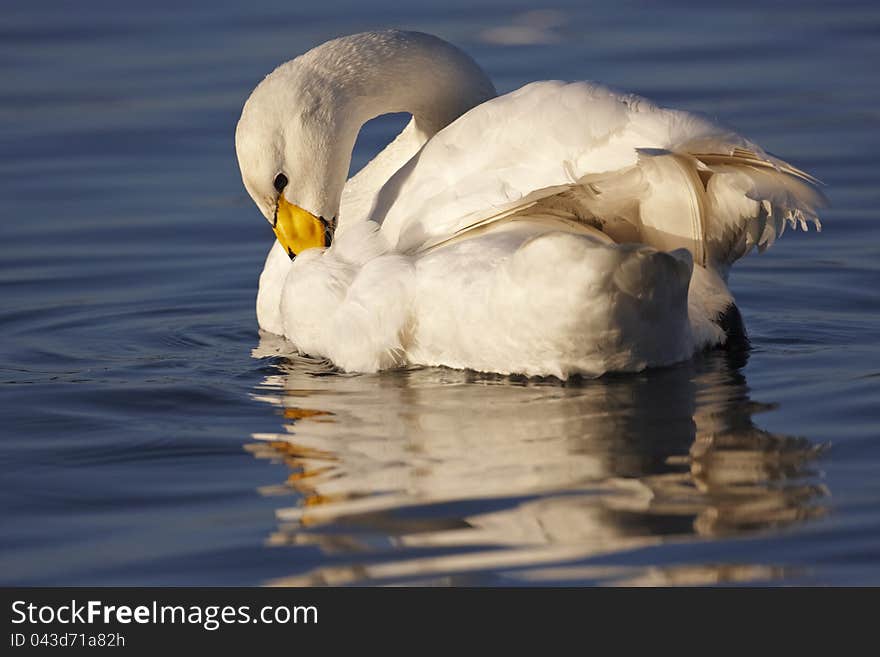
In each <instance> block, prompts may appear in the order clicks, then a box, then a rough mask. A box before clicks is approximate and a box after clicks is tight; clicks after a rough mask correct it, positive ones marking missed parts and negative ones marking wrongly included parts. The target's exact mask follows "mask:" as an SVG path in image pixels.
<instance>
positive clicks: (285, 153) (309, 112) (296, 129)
mask: <svg viewBox="0 0 880 657" xmlns="http://www.w3.org/2000/svg"><path fill="white" fill-rule="evenodd" d="M298 69H299V67H298V66H297V60H293V61H292V62H288V63H287V64H284V65H282V66H280V67H279V68H278V69H276V70H275V71H274V72H273V73H272V74H270V75H269V76H268V77H266V78H265V79H264V80H263V81H262V82H261V83H260V84H259V85H258V86H257V88H256V89H255V90H254V92H253V93H252V94H251V96H250V97H249V98H248V100H247V102H246V103H245V105H244V109H243V110H242V114H241V118H240V119H239V121H238V126H237V128H236V132H235V150H236V154H237V156H238V164H239V168H240V170H241V176H242V180H243V182H244V186H245V188H246V189H247V191H248V194H250V196H251V198H252V199H253V201H254V203H255V204H256V205H257V207H258V208H259V209H260V212H261V213H262V214H263V216H264V217H265V218H266V220H267V221H268V222H269V224H270V225H271V226H272V228H273V230H274V231H275V235H276V237H277V238H278V241H279V242H280V243H281V245H282V247H284V250H285V251H287V253H288V255H290V257H291V258H293V257H295V256H296V255H298V254H299V253H301V252H302V251H304V250H305V249H310V248H321V247H328V246H330V243H331V241H332V238H333V231H334V229H335V224H336V215H337V212H338V208H339V199H340V197H341V194H342V187H343V186H344V184H345V178H346V174H347V172H348V159H347V156H346V153H345V152H344V151H343V152H340V148H339V145H340V143H341V140H340V139H339V137H340V132H341V130H340V128H339V119H340V117H339V116H338V113H336V112H334V111H332V109H333V108H332V107H330V106H328V103H327V95H326V94H325V93H320V92H319V91H318V90H317V89H316V88H315V85H313V84H308V85H307V84H303V82H302V77H303V76H302V75H301V71H300V70H298ZM348 157H350V154H348Z"/></svg>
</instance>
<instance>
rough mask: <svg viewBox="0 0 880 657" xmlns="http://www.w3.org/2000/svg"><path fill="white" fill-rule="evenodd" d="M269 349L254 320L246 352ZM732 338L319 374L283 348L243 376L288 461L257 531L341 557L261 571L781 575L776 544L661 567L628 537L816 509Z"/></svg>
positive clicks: (547, 576) (572, 576) (717, 533)
mask: <svg viewBox="0 0 880 657" xmlns="http://www.w3.org/2000/svg"><path fill="white" fill-rule="evenodd" d="M283 349H284V345H283V343H281V342H277V341H275V340H274V339H271V338H264V339H263V341H262V342H261V344H260V346H259V347H258V348H257V349H256V350H255V356H257V357H262V356H267V355H277V354H283ZM736 358H737V357H735V356H730V355H728V354H724V353H712V354H706V355H704V356H702V357H700V358H698V359H695V360H694V361H692V362H690V363H687V364H684V365H681V366H679V367H675V368H670V369H666V370H657V371H652V372H648V373H645V374H642V375H636V376H620V377H606V378H603V379H600V380H596V381H584V382H581V383H578V384H574V385H572V384H568V385H561V384H559V383H558V382H546V381H533V380H516V379H511V378H509V377H495V376H483V375H479V374H475V373H473V372H460V371H450V370H437V369H421V370H411V371H406V372H389V373H385V374H379V375H368V376H367V375H359V376H354V375H345V374H335V373H332V372H331V371H330V370H329V368H328V367H327V366H326V365H325V364H323V363H319V362H315V361H310V360H307V359H304V358H302V357H298V356H295V355H289V354H288V355H286V356H284V357H283V358H281V359H279V362H278V363H277V374H273V375H270V376H268V377H267V378H266V380H265V382H264V384H263V385H262V386H261V389H260V390H259V392H258V393H257V396H258V398H259V399H260V400H262V401H264V402H266V403H267V404H271V405H272V406H274V407H276V408H277V409H278V412H279V416H280V420H281V422H282V423H283V431H281V432H279V433H277V434H255V435H254V436H253V438H254V439H255V440H254V441H253V442H252V443H251V444H249V445H248V446H247V447H248V449H250V450H251V451H252V452H253V453H254V454H255V455H256V456H258V457H263V458H271V459H283V460H284V462H285V463H286V464H287V465H288V466H289V468H290V475H289V477H288V479H287V481H286V482H285V483H283V484H279V485H278V486H276V487H273V488H271V489H267V490H266V491H264V492H265V493H266V494H273V493H276V494H277V493H295V495H296V497H294V498H286V500H285V501H290V503H289V504H287V505H286V506H285V507H284V508H280V509H279V510H278V512H277V514H278V518H279V526H278V528H277V531H276V532H275V533H274V535H273V536H271V537H270V543H271V544H274V545H279V546H282V545H308V546H317V547H318V548H319V549H321V550H322V551H323V553H324V554H325V556H326V555H330V556H329V557H328V558H329V561H330V562H331V563H338V564H339V565H336V566H323V567H321V568H317V569H314V570H311V571H308V570H307V571H306V572H304V573H303V572H301V571H302V570H303V568H302V567H300V568H299V569H297V567H296V565H295V564H292V568H291V570H292V571H293V573H292V574H291V576H290V577H287V578H282V579H279V580H277V581H275V582H273V583H275V584H295V585H299V584H323V583H327V584H344V583H456V584H476V583H492V584H499V583H530V582H533V583H547V582H564V583H590V582H596V583H626V584H670V583H687V584H695V583H713V582H721V581H743V580H765V579H772V578H779V577H784V576H785V574H786V572H785V570H784V569H783V568H782V567H778V566H776V565H774V564H766V565H735V564H702V563H700V564H692V563H688V564H687V565H677V566H668V567H659V566H657V565H655V564H653V563H651V558H650V555H648V557H645V556H642V557H639V556H638V553H636V552H633V551H635V550H637V549H639V548H650V547H651V546H655V545H659V544H670V543H672V542H683V541H686V540H688V539H690V540H694V539H695V538H698V537H711V538H724V537H730V536H739V535H741V534H745V533H749V532H756V531H761V530H768V529H772V528H779V527H783V526H787V525H790V524H792V523H797V522H801V521H804V520H806V519H809V518H812V517H815V516H817V515H820V514H822V513H823V510H824V507H823V504H824V498H825V497H826V495H827V491H826V490H825V489H824V487H823V486H822V485H821V484H819V483H817V480H818V473H817V472H816V471H815V467H816V464H815V460H814V459H815V456H816V455H817V453H818V452H819V451H820V449H821V447H820V446H817V445H814V444H812V443H811V442H809V441H808V440H805V439H802V438H795V437H790V436H783V435H779V434H772V433H768V432H766V431H763V430H761V429H759V428H757V427H756V426H755V424H754V423H753V416H754V415H755V414H756V413H758V412H760V411H762V410H766V409H767V408H769V407H768V406H767V405H762V404H760V403H756V402H754V401H752V400H751V399H750V397H749V391H748V387H747V385H746V382H745V379H744V377H743V375H742V373H741V372H740V368H741V366H742V364H743V362H736ZM740 358H741V357H740ZM280 499H285V498H280ZM677 554H678V559H676V561H682V555H685V557H684V560H687V558H686V555H687V553H686V552H682V551H681V548H679V552H678V553H677ZM633 555H635V556H633ZM598 557H601V559H597V558H598ZM645 559H647V561H645ZM326 560H327V559H325V562H326ZM599 561H601V563H599Z"/></svg>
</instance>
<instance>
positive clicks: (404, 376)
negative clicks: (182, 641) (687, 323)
mask: <svg viewBox="0 0 880 657" xmlns="http://www.w3.org/2000/svg"><path fill="white" fill-rule="evenodd" d="M766 5H767V3H759V2H738V3H736V4H730V5H728V6H726V7H718V8H714V9H709V8H707V7H706V6H704V5H703V4H691V3H675V2H673V3H663V5H662V7H661V6H659V5H656V4H654V3H639V2H613V3H611V2H599V3H580V2H559V3H557V4H556V5H555V7H554V9H553V11H543V12H541V13H529V10H530V7H529V5H528V4H527V3H523V2H517V1H515V0H513V1H511V0H491V1H483V2H480V3H473V2H467V3H466V2H457V1H453V2H444V3H436V4H433V5H428V6H425V5H423V4H419V5H418V6H417V5H412V4H411V5H406V6H402V7H401V6H397V5H396V4H394V3H392V2H390V0H383V1H382V2H380V3H374V4H373V5H371V6H370V7H366V6H365V5H363V3H354V2H336V3H332V2H331V3H321V4H320V6H308V7H307V6H305V5H303V6H295V5H292V4H291V3H289V2H279V3H270V2H264V1H262V0H258V1H252V2H249V3H245V4H242V3H224V2H219V3H218V2H212V3H195V2H179V1H178V2H173V3H172V2H157V3H151V4H150V7H149V8H147V7H146V6H143V7H140V8H138V7H134V6H125V7H121V6H120V5H119V4H118V3H112V2H109V1H108V2H86V3H79V4H78V5H77V8H76V10H75V11H73V10H71V8H70V7H69V4H62V3H31V2H23V1H20V0H11V1H9V2H7V3H5V5H4V22H3V26H2V27H0V68H2V71H3V80H4V85H3V88H2V90H0V118H2V120H0V290H2V295H3V296H2V299H3V303H2V306H0V336H2V341H0V384H2V385H0V394H2V397H0V414H2V417H0V427H2V429H0V432H2V433H0V436H2V438H0V464H2V475H0V491H2V499H3V506H4V511H3V514H4V522H3V524H2V525H0V539H2V540H0V579H2V582H3V583H5V584H230V585H231V584H364V583H368V584H372V583H382V584H399V583H419V584H443V585H449V584H459V585H461V584H496V585H497V584H502V585H503V584H568V585H570V584H576V585H580V584H711V583H762V584H767V583H770V584H880V483H878V482H880V478H878V476H877V473H878V471H880V442H878V426H880V403H878V402H880V346H878V344H880V292H878V289H880V264H878V263H880V228H878V226H880V224H878V221H877V216H876V215H877V210H876V208H877V207H878V205H880V191H878V186H877V180H878V179H880V161H878V158H877V153H878V152H880V113H878V111H877V109H876V108H877V107H880V85H878V79H877V73H876V62H877V61H880V38H878V37H880V9H878V8H877V7H876V6H875V5H874V4H872V3H868V2H853V3H834V4H826V3H818V2H816V3H812V2H807V3H792V4H790V5H786V4H782V3H773V4H771V5H770V6H766ZM386 26H398V27H405V28H413V29H421V30H425V31H430V32H434V33H436V34H438V35H440V36H442V37H445V38H447V39H449V40H452V41H454V42H455V43H457V44H459V45H460V46H462V47H464V48H465V49H466V50H468V52H470V53H471V54H472V55H473V56H474V57H475V58H476V59H477V60H478V62H479V63H480V64H481V65H483V66H484V67H485V68H486V70H487V71H488V72H489V74H490V75H491V77H492V78H493V80H494V81H495V83H496V86H497V87H498V88H499V89H500V90H502V91H507V90H511V89H514V88H516V87H518V86H520V85H522V84H523V83H525V82H528V81H531V80H535V79H544V78H563V79H578V78H590V79H597V80H602V81H604V82H606V83H608V84H611V85H614V86H617V87H620V88H625V89H628V90H632V91H635V92H638V93H642V94H644V95H647V96H649V97H651V98H653V99H655V100H657V101H659V102H661V103H665V104H670V105H675V106H678V107H682V108H685V109H692V110H698V111H702V112H704V113H706V114H708V115H710V116H712V117H714V118H716V119H718V120H721V121H723V122H725V123H728V124H730V125H732V126H734V127H736V128H737V129H738V130H739V131H741V132H743V133H744V134H746V135H748V136H750V137H752V138H753V139H755V140H756V141H758V142H759V143H761V144H762V145H764V146H765V147H767V148H768V149H769V150H770V151H773V152H776V153H779V154H780V155H783V156H784V157H786V158H787V159H789V160H791V161H792V162H793V163H794V164H796V165H797V166H799V167H802V168H804V169H807V170H809V171H811V172H812V173H814V174H816V175H817V176H818V177H820V178H821V179H823V180H824V181H825V182H826V183H827V185H828V187H827V191H828V194H829V196H830V197H831V199H832V202H833V204H834V205H833V207H832V208H831V209H829V210H828V211H827V212H826V213H825V215H824V217H823V220H824V226H825V230H824V232H823V233H821V234H820V235H816V234H815V233H810V234H807V235H805V234H803V233H794V232H787V233H786V235H785V236H784V238H783V239H782V240H781V241H780V242H778V243H777V244H776V245H775V246H774V247H773V249H771V250H770V251H769V252H768V253H766V254H764V255H763V256H751V257H749V258H747V259H746V260H744V261H742V262H740V263H739V264H738V266H737V267H736V269H735V270H734V273H733V277H732V283H733V288H734V292H735V294H736V296H737V299H738V301H739V304H740V307H741V309H742V311H743V314H744V315H745V318H746V321H747V324H748V326H749V329H750V333H751V336H752V341H753V345H754V347H753V349H752V351H751V352H750V353H748V354H725V353H722V352H714V353H709V354H705V355H702V356H700V357H697V358H695V359H694V360H693V361H691V362H688V363H684V364H681V365H679V366H676V367H673V368H667V369H663V370H656V371H649V372H645V373H643V374H640V375H635V376H609V377H604V378H602V379H599V380H596V381H579V382H571V383H569V384H567V385H560V384H559V383H558V382H553V381H530V380H524V379H519V378H515V377H514V378H509V377H507V378H505V377H492V376H485V375H476V374H473V373H467V372H457V371H451V370H442V369H439V370H438V369H416V370H410V371H405V372H389V373H384V374H380V375H369V376H358V375H340V374H338V373H334V372H333V371H332V369H331V368H330V367H329V366H328V365H327V364H326V363H321V362H316V361H311V360H308V359H304V358H302V357H298V356H296V355H292V354H290V352H289V348H288V347H287V346H286V345H285V344H284V343H283V342H281V341H279V340H278V339H275V338H272V337H271V336H266V335H264V336H261V335H259V333H258V331H257V327H256V321H255V318H254V310H253V305H254V296H255V293H256V283H257V276H258V274H259V271H260V268H261V266H262V260H263V258H264V256H265V253H266V251H267V250H268V248H269V246H270V240H271V232H270V231H269V229H268V227H267V226H266V224H265V221H264V220H262V218H261V217H260V216H259V214H258V212H257V210H256V209H255V208H254V207H253V205H252V203H251V202H250V200H249V199H248V198H247V196H246V194H245V192H244V190H243V188H242V185H241V182H240V179H239V177H238V171H237V166H236V163H235V156H234V149H233V143H232V138H233V131H234V126H235V121H236V120H237V117H238V113H239V111H240V108H241V105H242V103H243V102H244V100H245V98H246V97H247V95H248V94H249V92H250V90H251V89H252V88H253V86H254V85H255V84H256V83H257V82H258V81H259V80H260V79H261V77H262V76H263V75H265V74H266V73H267V72H268V71H270V70H271V69H272V68H273V67H274V66H275V65H277V64H278V63H280V62H282V61H285V60H287V59H289V58H291V57H293V56H295V55H296V54H298V53H300V52H302V51H304V50H306V49H308V48H309V47H312V46H314V45H317V44H318V43H320V42H322V41H324V40H326V39H327V38H330V37H333V36H337V35H339V34H343V33H350V32H354V31H359V30H362V29H368V28H374V27H386ZM400 125H401V123H400V119H399V117H397V118H394V117H392V118H388V119H380V120H377V121H374V122H372V123H370V124H369V125H368V127H367V129H366V130H365V132H364V133H363V134H362V136H361V139H360V140H359V142H358V146H357V149H356V152H355V156H354V162H353V166H354V167H355V168H357V167H358V166H361V165H362V164H363V163H364V162H366V161H367V160H368V159H369V157H370V155H371V154H372V153H375V152H376V151H377V150H378V149H379V148H381V146H382V145H383V144H384V143H387V141H389V140H390V139H391V138H392V137H393V136H394V134H395V131H396V130H397V129H399V127H400Z"/></svg>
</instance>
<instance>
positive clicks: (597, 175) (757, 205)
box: [369, 81, 825, 272]
mask: <svg viewBox="0 0 880 657" xmlns="http://www.w3.org/2000/svg"><path fill="white" fill-rule="evenodd" d="M816 182H817V181H816V180H815V179H814V178H812V177H811V176H809V175H808V174H806V173H804V172H803V171H800V170H799V169H795V168H794V167H792V166H791V165H788V164H787V163H785V162H782V161H781V160H778V159H776V158H774V157H771V156H769V155H767V154H766V153H765V152H764V151H763V150H761V149H760V148H759V147H758V146H756V145H755V144H752V143H751V142H749V141H747V140H746V139H744V138H742V137H740V136H738V135H736V134H734V133H731V132H729V131H726V130H724V129H722V128H720V127H718V126H716V125H714V124H712V123H711V122H709V121H707V120H705V119H703V118H701V117H698V116H696V115H693V114H690V113H688V112H682V111H676V110H669V109H663V108H659V107H657V106H655V105H653V104H652V103H650V102H648V101H646V100H644V99H642V98H639V97H637V96H628V95H620V94H616V93H614V92H612V91H610V90H608V89H606V88H604V87H601V86H598V85H594V84H591V83H587V82H576V83H564V82H558V81H547V82H536V83H533V84H530V85H527V86H525V87H523V88H521V89H519V90H517V91H515V92H512V93H510V94H507V95H505V96H500V97H498V98H495V99H493V100H490V101H488V102H486V103H483V104H482V105H480V106H478V107H476V108H474V109H473V110H471V111H470V112H468V113H467V114H465V115H464V116H462V117H461V118H459V119H458V120H457V121H455V122H454V123H453V124H451V125H450V126H448V127H446V128H445V129H444V130H442V131H441V132H439V133H438V134H437V135H435V136H434V137H433V138H432V139H430V140H429V141H428V142H427V143H426V144H425V145H424V147H423V148H422V149H421V150H420V151H419V152H418V153H417V154H416V155H415V156H414V157H413V158H412V159H411V160H410V161H409V162H408V163H407V164H406V165H405V166H404V167H402V168H401V169H400V170H399V171H398V172H397V173H396V174H395V175H394V176H392V177H391V178H390V180H389V181H388V182H387V183H386V184H385V185H384V186H383V187H382V189H381V190H380V191H379V193H378V195H377V196H376V198H375V200H374V202H373V207H372V209H371V211H370V213H369V217H370V218H371V219H373V220H374V221H377V222H378V223H381V225H382V229H381V230H382V233H383V234H384V236H385V238H386V239H387V240H388V241H389V243H390V244H392V245H396V250H397V251H398V252H404V253H405V252H419V251H422V250H425V249H428V248H432V247H435V246H437V245H440V244H443V243H445V242H447V241H449V240H452V239H459V238H461V237H462V236H465V235H467V234H469V233H470V231H475V230H484V229H485V227H486V226H488V225H491V224H492V223H495V222H499V221H505V220H515V219H517V218H519V217H521V216H523V215H527V214H529V213H531V214H533V215H534V214H535V213H538V212H543V213H545V214H546V213H547V212H550V213H551V214H555V215H557V216H559V217H561V218H564V219H566V220H569V221H577V222H582V223H586V224H589V225H592V226H594V227H596V228H599V229H600V230H603V231H604V232H606V233H607V234H609V235H610V236H611V237H612V238H614V239H615V240H616V241H619V242H621V241H640V242H644V243H646V244H650V245H651V246H654V247H656V248H659V249H663V250H667V251H670V250H673V249H675V248H680V247H685V248H688V249H689V250H690V251H691V253H692V254H693V255H694V258H695V260H696V262H698V263H701V264H704V265H711V266H714V267H716V268H718V269H719V270H721V271H722V272H726V269H727V267H728V266H729V265H730V264H731V263H732V262H733V261H734V260H736V259H737V258H739V257H741V256H742V255H744V254H745V253H746V252H748V250H750V249H751V248H752V247H753V246H758V247H759V248H761V249H764V248H766V247H767V246H769V245H770V244H772V243H773V241H774V240H775V239H776V237H778V236H779V235H780V234H781V233H782V231H783V230H784V226H785V222H786V221H788V222H789V223H792V225H796V224H799V225H800V226H801V227H802V228H806V222H807V221H814V222H815V223H816V225H817V226H818V225H819V223H818V217H817V209H818V208H820V207H822V206H823V205H824V203H825V199H824V197H823V196H822V194H821V193H820V192H818V190H817V189H816V188H815V184H816Z"/></svg>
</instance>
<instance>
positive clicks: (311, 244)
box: [272, 195, 333, 258]
mask: <svg viewBox="0 0 880 657" xmlns="http://www.w3.org/2000/svg"><path fill="white" fill-rule="evenodd" d="M272 229H273V230H274V231H275V237H277V238H278V241H279V242H280V243H281V246H283V247H284V250H285V251H287V254H288V255H289V256H290V257H291V258H293V257H294V256H297V255H299V254H300V253H302V252H303V251H305V250H306V249H313V248H319V247H324V246H330V240H331V239H332V237H333V233H332V230H331V227H330V225H329V224H328V223H327V222H326V221H325V220H324V218H323V217H316V216H315V215H313V214H312V213H311V212H306V211H305V210H303V209H302V208H301V207H299V206H297V205H293V204H292V203H289V202H288V201H287V199H286V198H284V195H281V196H280V197H279V198H278V205H277V206H276V208H275V224H274V225H273V227H272Z"/></svg>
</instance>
